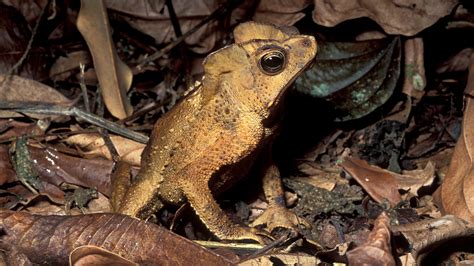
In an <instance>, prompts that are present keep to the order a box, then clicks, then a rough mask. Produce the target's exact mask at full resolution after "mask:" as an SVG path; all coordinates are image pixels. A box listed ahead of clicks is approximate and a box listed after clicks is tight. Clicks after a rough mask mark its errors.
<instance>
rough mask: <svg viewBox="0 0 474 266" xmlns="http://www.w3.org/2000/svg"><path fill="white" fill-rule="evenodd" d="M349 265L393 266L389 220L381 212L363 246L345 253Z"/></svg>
mask: <svg viewBox="0 0 474 266" xmlns="http://www.w3.org/2000/svg"><path fill="white" fill-rule="evenodd" d="M346 255H347V260H348V262H349V265H393V266H395V259H394V258H393V255H392V246H391V244H390V218H389V217H388V216H387V214H385V212H383V213H382V214H381V215H380V216H379V217H378V218H377V220H375V223H374V229H372V231H371V232H370V234H369V237H368V239H367V241H366V243H365V244H364V245H361V246H359V247H357V248H355V249H353V250H350V251H348V252H347V253H346Z"/></svg>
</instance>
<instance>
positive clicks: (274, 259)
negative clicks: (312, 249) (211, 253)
mask: <svg viewBox="0 0 474 266" xmlns="http://www.w3.org/2000/svg"><path fill="white" fill-rule="evenodd" d="M318 263H321V261H320V260H319V259H318V258H317V257H315V256H311V255H307V254H270V255H263V256H259V257H256V258H253V259H248V260H245V261H242V262H240V263H239V264H238V265H239V266H260V265H262V266H263V265H265V266H267V265H268V266H271V265H275V264H281V265H318Z"/></svg>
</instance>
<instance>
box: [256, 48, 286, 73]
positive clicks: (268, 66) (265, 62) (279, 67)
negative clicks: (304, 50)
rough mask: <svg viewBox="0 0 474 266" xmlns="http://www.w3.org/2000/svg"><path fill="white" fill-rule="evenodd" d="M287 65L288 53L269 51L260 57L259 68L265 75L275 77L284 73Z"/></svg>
mask: <svg viewBox="0 0 474 266" xmlns="http://www.w3.org/2000/svg"><path fill="white" fill-rule="evenodd" d="M285 65H286V53H285V51H284V50H273V51H268V52H267V53H265V54H264V55H263V56H262V57H260V61H259V66H260V68H261V69H262V71H263V73H265V74H267V75H269V76H273V75H276V74H278V73H280V72H282V71H283V68H284V67H285Z"/></svg>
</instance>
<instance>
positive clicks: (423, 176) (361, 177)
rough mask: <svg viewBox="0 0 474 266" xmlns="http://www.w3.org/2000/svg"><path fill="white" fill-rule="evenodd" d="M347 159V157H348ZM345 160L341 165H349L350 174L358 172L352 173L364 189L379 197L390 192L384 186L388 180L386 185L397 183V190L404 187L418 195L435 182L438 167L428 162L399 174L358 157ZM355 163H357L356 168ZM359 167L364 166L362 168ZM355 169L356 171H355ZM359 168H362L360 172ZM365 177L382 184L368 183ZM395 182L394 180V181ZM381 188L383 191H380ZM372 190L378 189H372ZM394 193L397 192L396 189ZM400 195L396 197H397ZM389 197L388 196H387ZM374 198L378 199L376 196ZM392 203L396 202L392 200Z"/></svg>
mask: <svg viewBox="0 0 474 266" xmlns="http://www.w3.org/2000/svg"><path fill="white" fill-rule="evenodd" d="M346 161H347V159H346ZM346 161H344V162H343V163H342V164H341V166H342V167H344V168H345V167H348V169H349V170H348V169H346V168H345V170H346V171H348V172H349V174H351V175H352V173H354V174H356V176H357V177H356V176H354V175H352V176H353V177H354V178H355V179H356V180H357V182H359V183H360V184H361V185H362V186H363V187H364V189H366V190H367V193H369V194H370V195H371V196H372V197H377V198H379V197H380V196H381V195H384V194H385V193H388V191H385V190H386V189H387V187H386V186H384V182H387V183H386V184H385V185H388V184H392V185H394V184H397V190H398V189H402V190H405V191H410V192H411V193H413V194H415V195H418V193H417V192H418V190H419V189H420V188H422V187H428V186H431V185H432V184H433V181H434V178H435V177H436V174H435V172H436V167H435V165H434V163H432V162H430V161H429V162H428V163H426V166H425V167H424V168H423V169H416V170H410V171H402V174H397V173H394V172H391V171H388V170H385V169H382V168H380V167H377V166H374V165H369V164H368V163H367V162H365V161H363V160H360V159H357V158H350V159H349V161H350V162H348V163H346ZM354 165H357V167H356V168H354ZM359 167H361V168H363V169H360V168H359ZM351 169H352V170H351ZM354 170H355V171H354ZM359 170H361V171H360V172H359ZM351 171H352V172H351ZM365 177H369V179H370V180H378V181H379V182H380V186H379V185H378V184H379V182H377V185H375V186H373V185H372V184H373V183H367V182H368V181H366V179H365ZM393 180H394V181H395V182H394V181H393ZM363 183H366V185H367V186H370V189H367V188H366V187H365V186H364V185H363ZM378 189H380V190H381V191H378ZM369 190H370V191H372V190H377V191H372V192H369ZM372 193H373V195H372ZM392 193H395V192H394V191H393V192H392ZM396 198H398V197H395V198H394V199H396ZM387 199H388V198H387ZM374 200H376V199H375V198H374ZM379 200H380V199H379ZM379 200H376V201H377V202H380V201H379ZM390 202H391V203H392V204H393V203H395V204H396V202H392V201H390Z"/></svg>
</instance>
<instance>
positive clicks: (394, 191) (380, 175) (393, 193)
mask: <svg viewBox="0 0 474 266" xmlns="http://www.w3.org/2000/svg"><path fill="white" fill-rule="evenodd" d="M341 166H342V168H344V171H346V172H347V173H349V174H350V175H351V176H352V177H353V178H354V179H355V180H356V181H357V182H358V183H359V184H360V185H361V186H362V187H363V188H364V189H365V191H367V193H368V194H369V195H370V196H371V197H372V199H374V200H375V201H376V202H378V203H382V202H383V201H384V200H388V201H389V202H390V204H391V205H392V206H395V205H396V204H397V203H398V202H400V200H401V196H400V193H398V187H399V184H398V181H397V180H396V179H395V177H394V176H393V175H392V174H391V172H389V171H384V170H382V169H381V168H379V167H376V166H373V165H369V164H368V163H367V162H366V161H364V160H361V159H357V158H353V157H352V158H351V157H349V158H346V159H345V160H344V162H343V163H341Z"/></svg>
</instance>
